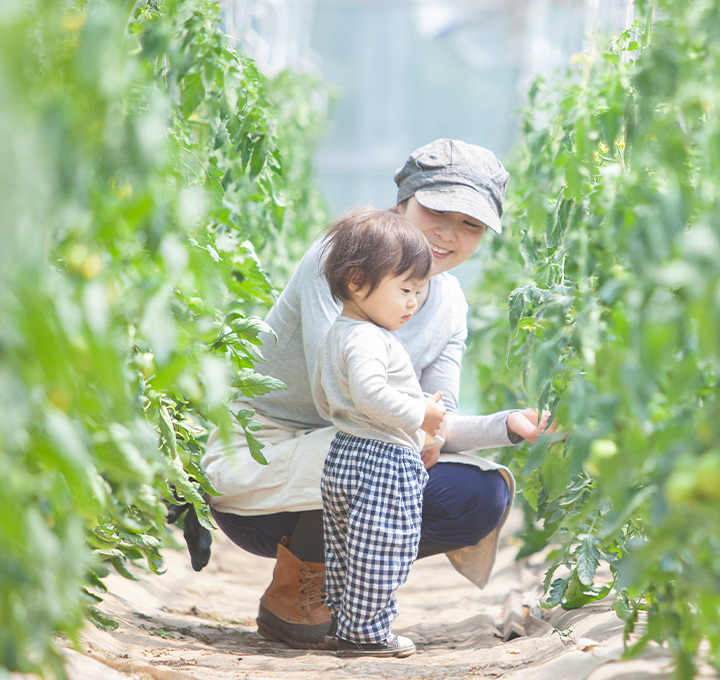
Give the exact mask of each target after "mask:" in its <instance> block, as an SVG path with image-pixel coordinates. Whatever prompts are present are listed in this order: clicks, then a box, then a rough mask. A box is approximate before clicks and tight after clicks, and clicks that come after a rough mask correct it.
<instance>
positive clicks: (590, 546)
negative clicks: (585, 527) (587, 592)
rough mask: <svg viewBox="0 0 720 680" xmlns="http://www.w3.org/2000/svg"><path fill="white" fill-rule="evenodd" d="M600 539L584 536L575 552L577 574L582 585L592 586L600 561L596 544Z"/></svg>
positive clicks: (597, 544) (598, 543)
mask: <svg viewBox="0 0 720 680" xmlns="http://www.w3.org/2000/svg"><path fill="white" fill-rule="evenodd" d="M599 545H600V541H598V539H597V538H595V537H594V536H590V535H588V536H585V537H584V539H583V541H582V543H581V544H580V547H579V549H578V553H577V567H576V569H577V576H578V579H579V581H580V583H582V584H583V585H584V586H592V585H593V581H594V578H595V572H596V571H597V568H598V564H599V562H600V552H599V550H598V546H599Z"/></svg>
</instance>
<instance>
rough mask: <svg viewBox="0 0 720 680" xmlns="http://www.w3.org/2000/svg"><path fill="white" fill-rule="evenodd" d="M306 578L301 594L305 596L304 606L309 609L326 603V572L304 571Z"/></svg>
mask: <svg viewBox="0 0 720 680" xmlns="http://www.w3.org/2000/svg"><path fill="white" fill-rule="evenodd" d="M302 571H303V574H304V576H305V578H304V579H302V581H301V583H302V584H303V586H302V587H301V588H300V592H301V593H302V594H303V595H304V597H303V604H304V605H305V606H306V607H309V606H310V605H312V604H321V603H323V602H325V595H326V593H325V571H324V570H323V571H312V570H311V569H303V570H302Z"/></svg>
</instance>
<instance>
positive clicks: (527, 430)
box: [507, 408, 558, 443]
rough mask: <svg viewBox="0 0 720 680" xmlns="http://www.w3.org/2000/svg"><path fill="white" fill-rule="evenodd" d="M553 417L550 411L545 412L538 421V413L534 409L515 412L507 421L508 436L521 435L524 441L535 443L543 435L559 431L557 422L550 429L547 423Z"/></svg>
mask: <svg viewBox="0 0 720 680" xmlns="http://www.w3.org/2000/svg"><path fill="white" fill-rule="evenodd" d="M551 415H552V414H551V413H550V411H543V412H542V413H541V414H540V420H538V412H537V411H536V410H535V409H534V408H526V409H523V410H522V411H513V412H512V413H511V414H510V415H509V416H508V419H507V429H508V434H511V433H512V434H517V435H520V436H521V437H522V438H523V439H526V440H527V441H529V442H533V443H534V442H536V441H537V440H538V439H540V436H541V435H543V434H552V433H554V432H556V431H557V428H558V424H557V422H555V423H553V424H552V425H550V427H548V424H547V423H548V420H549V419H550V416H551Z"/></svg>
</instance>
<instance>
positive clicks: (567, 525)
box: [481, 0, 720, 678]
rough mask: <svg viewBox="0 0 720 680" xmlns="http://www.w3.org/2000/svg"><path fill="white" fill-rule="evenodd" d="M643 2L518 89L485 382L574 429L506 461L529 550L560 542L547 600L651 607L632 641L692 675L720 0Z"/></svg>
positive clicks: (714, 420) (715, 583)
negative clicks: (497, 313) (618, 28)
mask: <svg viewBox="0 0 720 680" xmlns="http://www.w3.org/2000/svg"><path fill="white" fill-rule="evenodd" d="M636 8H637V9H638V10H640V11H641V12H642V16H643V20H642V21H638V22H636V24H635V25H634V26H633V27H631V28H630V29H628V30H627V31H625V32H624V33H623V34H622V35H621V36H618V37H617V38H615V39H613V40H612V41H611V42H610V44H609V46H608V47H607V48H602V47H600V46H597V47H595V48H594V49H592V50H590V51H589V52H588V53H587V54H584V55H580V56H578V57H577V58H576V59H575V62H574V63H573V64H572V65H571V67H570V68H569V69H568V72H567V74H566V76H565V77H564V79H561V80H560V82H557V81H553V82H552V83H551V84H550V83H548V84H546V83H544V82H543V81H542V80H539V81H537V82H536V83H535V85H534V86H533V89H532V91H531V93H530V97H529V101H528V104H527V107H526V108H525V111H524V113H523V119H522V126H523V137H522V141H521V143H520V144H519V147H518V153H517V157H516V160H515V163H514V171H513V173H512V180H511V189H512V192H513V193H512V196H511V197H510V199H509V212H510V215H509V216H508V217H507V219H506V220H505V221H506V223H508V224H509V225H512V234H511V235H510V237H509V240H508V241H507V242H506V243H504V244H501V245H500V244H498V245H494V246H493V251H494V252H493V254H495V255H497V256H498V262H499V263H500V264H503V263H505V262H511V263H512V264H511V267H510V269H509V271H510V275H508V274H507V273H502V272H500V271H499V267H497V266H496V265H495V264H493V261H492V258H487V262H486V267H487V268H488V271H487V274H486V280H488V281H501V282H504V283H505V284H508V283H509V279H510V277H511V276H512V275H514V276H517V278H516V281H518V282H520V283H521V284H522V285H519V286H517V284H516V286H517V287H515V288H514V290H512V291H511V292H510V294H509V301H508V307H507V312H508V315H509V321H510V328H511V336H510V339H509V341H507V343H505V342H504V341H503V344H504V345H505V346H504V347H503V349H502V350H500V347H499V339H500V336H501V333H499V332H498V330H497V324H496V325H495V326H494V327H493V328H494V330H493V336H492V337H494V338H495V340H494V342H495V347H496V356H498V355H499V354H500V351H502V353H503V355H504V356H503V358H504V359H505V360H506V361H507V366H508V370H507V371H505V372H502V374H501V375H500V377H499V379H495V380H494V382H490V386H489V390H488V391H489V394H490V395H497V394H502V393H503V392H505V393H510V394H513V395H514V396H525V397H526V398H527V399H528V401H529V402H530V403H532V404H534V405H537V407H538V408H546V407H549V408H551V409H552V410H553V412H554V414H555V416H556V418H557V419H558V420H559V422H560V423H562V426H563V427H565V428H566V429H567V431H568V432H569V436H568V438H567V441H566V442H564V443H563V442H561V441H552V440H550V441H546V442H545V443H543V444H539V445H536V446H533V447H529V448H528V449H527V450H525V451H523V452H520V453H518V454H517V455H515V458H514V460H513V461H512V465H513V466H514V467H515V470H516V472H517V474H518V478H519V480H520V482H521V488H522V493H523V503H524V505H525V507H526V508H527V519H526V532H525V539H526V544H525V549H524V552H525V554H527V553H529V552H532V551H534V550H536V549H538V548H541V547H544V546H546V545H550V546H552V552H551V553H550V557H551V559H552V561H553V566H552V567H551V568H550V570H549V572H548V574H547V578H546V583H545V585H546V592H547V599H546V605H547V606H555V605H561V606H563V607H577V606H580V605H582V604H584V603H587V602H590V601H592V600H595V599H597V598H601V597H604V596H606V595H608V594H609V593H610V592H611V591H613V592H614V593H615V605H614V608H615V611H616V612H617V614H618V616H620V617H621V618H622V619H623V620H624V621H625V622H626V624H627V625H626V633H630V632H631V631H633V630H634V629H635V627H636V624H637V622H638V621H639V620H642V621H643V626H642V627H641V628H639V629H637V630H638V632H639V634H640V637H639V640H638V641H637V642H636V643H635V644H634V645H633V647H632V650H631V651H630V652H629V653H633V652H637V651H639V650H641V649H643V648H644V647H645V646H646V645H647V643H648V642H649V641H650V640H655V641H657V642H660V643H666V644H668V645H669V648H670V649H671V650H672V653H673V654H674V657H675V660H676V675H677V677H680V678H686V677H692V675H693V674H694V673H695V671H696V664H697V661H698V658H699V656H698V655H699V654H700V651H699V650H700V649H701V644H702V643H703V642H704V641H707V642H708V643H709V650H710V651H709V654H708V657H709V660H710V662H711V663H712V664H714V665H715V667H720V662H719V658H720V625H719V624H718V611H719V610H718V607H720V551H719V550H718V548H719V547H720V543H719V539H718V537H719V536H720V526H719V522H720V519H719V518H720V513H718V511H717V510H718V499H719V498H720V492H719V491H718V490H719V489H720V486H719V485H718V484H719V483H720V454H719V453H718V438H719V437H720V419H718V412H719V411H718V388H717V377H718V367H719V364H718V356H720V355H719V354H718V338H720V264H719V263H720V235H719V232H718V223H717V219H718V215H719V214H720V205H719V201H720V121H719V119H718V112H719V111H720V69H719V68H718V67H719V66H720V42H719V41H718V38H720V3H718V2H710V1H708V2H696V3H683V2H679V1H675V0H658V1H657V2H638V3H636ZM512 249H516V250H517V252H519V253H520V257H521V260H522V266H523V268H524V269H523V271H522V272H521V271H520V269H519V268H518V262H517V258H513V256H512ZM496 274H497V276H496ZM481 299H482V298H481ZM504 456H505V458H506V459H510V457H512V456H513V454H512V452H505V453H504ZM603 563H604V564H607V565H609V568H610V574H611V577H610V578H609V579H606V578H599V577H598V567H599V566H600V565H601V564H603Z"/></svg>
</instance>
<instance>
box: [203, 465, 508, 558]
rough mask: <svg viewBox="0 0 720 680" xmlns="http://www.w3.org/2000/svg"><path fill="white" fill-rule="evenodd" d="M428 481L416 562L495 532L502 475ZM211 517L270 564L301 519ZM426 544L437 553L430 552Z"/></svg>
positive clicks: (457, 470)
mask: <svg viewBox="0 0 720 680" xmlns="http://www.w3.org/2000/svg"><path fill="white" fill-rule="evenodd" d="M428 475H429V479H428V483H427V486H426V487H425V491H424V493H423V513H422V526H421V539H420V556H421V557H423V556H427V555H432V554H434V553H437V552H445V551H446V550H450V549H452V548H453V547H457V548H462V547H464V546H467V545H476V544H477V543H478V541H480V540H481V539H482V538H484V537H485V536H487V535H488V534H489V533H490V532H491V531H492V530H493V529H495V527H497V525H498V524H499V522H500V519H501V518H502V516H503V514H504V512H505V508H506V507H507V504H508V503H509V502H510V491H509V490H508V487H507V484H506V483H505V479H504V478H503V476H502V474H500V473H499V472H498V471H496V470H481V469H480V468H477V467H475V466H473V465H463V464H462V463H437V464H436V465H433V467H431V468H430V469H429V470H428ZM311 512H314V513H316V514H317V515H319V516H320V520H319V521H318V522H317V525H316V526H317V536H314V537H313V536H311V537H309V540H311V541H313V540H314V541H315V542H316V544H317V545H318V546H320V547H321V546H322V543H323V536H322V519H321V515H322V511H321V510H317V511H311ZM212 514H213V517H214V518H215V521H216V522H217V525H218V527H219V528H220V529H221V530H222V532H223V533H224V534H226V535H227V536H228V538H230V540H231V541H232V542H233V543H235V544H236V545H238V546H240V547H241V548H242V549H243V550H247V551H248V552H250V553H252V554H253V555H260V556H261V557H271V558H275V557H276V556H277V546H278V543H279V541H280V540H281V539H282V538H283V537H284V536H290V535H292V534H293V533H294V532H295V527H296V525H297V524H298V520H299V519H300V517H301V515H303V514H307V513H300V512H277V513H273V514H270V515H254V516H241V515H233V514H230V513H225V512H218V511H217V510H213V511H212ZM431 544H437V545H438V546H440V548H439V549H438V550H433V549H432V545H431ZM442 548H444V549H442ZM319 549H321V548H319ZM293 552H295V550H294V548H293ZM305 561H318V562H320V561H323V560H320V559H319V558H316V559H313V560H311V559H306V560H305Z"/></svg>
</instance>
